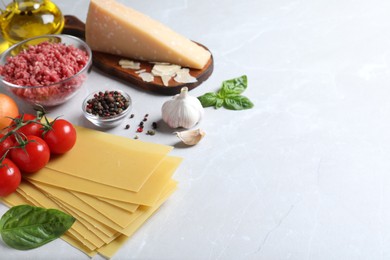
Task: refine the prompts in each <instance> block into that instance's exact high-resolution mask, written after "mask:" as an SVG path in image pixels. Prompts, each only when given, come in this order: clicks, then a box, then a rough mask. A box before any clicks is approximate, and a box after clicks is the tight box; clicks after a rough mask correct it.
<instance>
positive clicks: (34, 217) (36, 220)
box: [0, 205, 76, 250]
mask: <svg viewBox="0 0 390 260" xmlns="http://www.w3.org/2000/svg"><path fill="white" fill-rule="evenodd" d="M75 220H76V219H75V218H73V217H72V216H70V215H68V214H66V213H64V212H62V211H59V210H56V209H44V208H40V207H34V206H30V205H19V206H15V207H12V208H11V209H9V210H8V211H7V212H6V213H5V214H4V215H3V216H2V217H1V219H0V234H1V237H2V239H3V241H4V243H6V244H7V245H8V246H10V247H12V248H16V249H20V250H28V249H33V248H37V247H40V246H42V245H44V244H47V243H49V242H50V241H53V240H55V239H57V238H59V237H60V236H61V235H63V234H64V233H65V232H66V231H67V230H68V229H69V228H70V227H71V226H72V225H73V223H74V222H75Z"/></svg>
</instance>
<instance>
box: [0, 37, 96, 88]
mask: <svg viewBox="0 0 390 260" xmlns="http://www.w3.org/2000/svg"><path fill="white" fill-rule="evenodd" d="M88 59H89V58H88V55H87V53H86V52H85V51H82V50H80V49H78V48H76V47H74V46H72V45H65V44H62V43H49V42H43V43H40V44H38V45H35V46H30V47H29V48H28V49H27V50H25V51H23V52H20V53H19V54H18V55H16V56H14V57H9V58H8V59H7V63H6V64H5V65H4V66H3V67H1V71H0V73H1V75H2V76H3V77H4V80H6V81H8V82H10V83H12V84H15V85H19V86H45V85H50V84H52V83H56V82H59V81H61V80H64V79H67V78H69V77H71V76H73V75H75V74H76V73H77V72H79V71H80V70H81V69H82V68H83V67H84V66H85V65H86V64H87V62H88Z"/></svg>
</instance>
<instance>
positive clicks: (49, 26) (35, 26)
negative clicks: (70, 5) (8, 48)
mask: <svg viewBox="0 0 390 260" xmlns="http://www.w3.org/2000/svg"><path fill="white" fill-rule="evenodd" d="M0 19H1V20H0V28H1V34H2V36H3V38H4V39H5V40H6V41H8V42H9V43H10V44H11V45H12V44H15V43H17V42H19V41H22V40H25V39H28V38H31V37H34V36H39V35H44V34H57V33H61V31H62V29H63V27H64V24H65V20H64V16H63V14H62V12H61V10H60V9H59V8H58V7H57V6H56V5H55V4H54V3H53V2H52V1H48V0H28V1H25V0H24V1H23V0H14V1H13V2H11V3H10V4H8V5H7V7H6V9H5V10H4V11H3V12H2V13H1V15H0Z"/></svg>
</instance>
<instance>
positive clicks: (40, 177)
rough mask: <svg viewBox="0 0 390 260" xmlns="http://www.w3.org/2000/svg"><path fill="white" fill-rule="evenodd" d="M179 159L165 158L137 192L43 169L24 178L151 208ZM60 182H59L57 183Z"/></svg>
mask: <svg viewBox="0 0 390 260" xmlns="http://www.w3.org/2000/svg"><path fill="white" fill-rule="evenodd" d="M181 160H182V159H181V158H179V157H171V156H170V157H167V158H166V159H165V160H164V161H163V163H162V164H161V165H160V166H159V167H158V168H157V169H156V171H155V172H154V173H153V174H152V176H151V177H150V178H149V180H148V181H147V182H146V183H145V185H144V186H143V188H142V189H141V190H140V191H139V192H131V191H127V190H122V189H117V188H114V187H111V186H108V185H104V184H101V183H96V182H92V181H88V180H86V179H82V178H78V177H75V176H72V175H69V174H65V173H62V172H58V171H54V170H51V169H47V168H43V169H41V170H40V171H39V172H37V173H35V174H31V175H28V176H26V178H27V179H28V180H29V181H37V182H41V183H46V184H50V185H53V186H56V187H61V188H65V189H68V190H71V191H77V192H82V193H87V194H90V195H94V196H98V197H103V198H109V199H113V200H118V201H123V202H128V203H133V204H141V205H147V206H153V205H154V203H156V201H157V199H158V197H159V195H160V194H161V192H162V190H163V188H164V186H165V185H166V183H167V182H168V180H169V178H170V177H171V176H172V175H173V173H174V171H175V170H176V168H177V167H178V166H179V164H180V162H181ZM59 180H60V181H59Z"/></svg>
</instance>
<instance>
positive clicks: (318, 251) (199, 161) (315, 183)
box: [0, 0, 390, 260]
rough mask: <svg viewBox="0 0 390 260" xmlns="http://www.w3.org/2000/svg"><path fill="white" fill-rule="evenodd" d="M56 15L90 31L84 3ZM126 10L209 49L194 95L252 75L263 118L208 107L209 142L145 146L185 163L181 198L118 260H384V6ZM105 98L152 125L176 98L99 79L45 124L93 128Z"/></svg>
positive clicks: (282, 3)
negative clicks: (98, 98) (92, 116)
mask: <svg viewBox="0 0 390 260" xmlns="http://www.w3.org/2000/svg"><path fill="white" fill-rule="evenodd" d="M54 2H55V3H56V4H58V6H59V7H60V8H61V10H62V11H63V12H64V14H72V15H76V16H77V17H79V18H80V19H81V20H83V21H85V18H86V13H87V7H88V1H86V0H81V1H58V0H57V1H54ZM121 2H123V3H125V4H126V5H129V6H132V7H133V8H135V9H138V10H139V11H141V12H144V13H146V14H148V15H149V16H151V17H153V18H155V19H157V20H160V21H161V22H163V23H165V24H166V25H168V26H170V27H171V28H173V29H174V30H176V31H178V32H180V33H181V34H184V35H185V36H187V37H188V38H191V39H193V40H196V41H198V42H201V43H202V44H204V45H205V46H207V47H208V48H209V49H210V50H211V52H212V53H213V55H214V58H215V69H214V72H213V74H212V76H211V77H210V78H209V79H208V80H207V81H206V82H205V83H203V84H202V85H201V86H199V87H198V88H196V89H194V90H193V91H191V92H190V93H191V94H192V95H194V96H199V95H202V94H203V93H205V92H209V91H215V90H217V89H218V88H219V87H220V85H221V82H222V81H223V80H226V79H230V78H234V77H237V76H241V75H244V74H245V75H247V76H248V80H249V86H248V89H247V90H246V92H245V95H246V96H248V97H249V98H250V99H251V100H252V101H253V102H254V104H255V107H254V108H253V109H250V110H246V111H229V110H226V109H219V110H216V109H213V108H207V109H206V114H205V117H204V119H203V120H202V121H201V123H200V124H199V127H200V128H202V129H203V130H204V131H205V132H206V133H207V135H206V137H205V138H204V139H203V140H202V142H201V143H199V144H198V145H197V146H194V147H191V148H184V147H182V146H180V145H177V139H176V137H175V136H174V135H172V134H171V132H169V131H163V132H158V133H157V134H156V135H155V136H146V135H142V136H140V140H143V141H150V142H155V143H161V144H166V145H174V146H175V149H174V151H173V152H172V154H174V155H178V156H181V157H183V158H184V162H183V163H182V165H181V166H180V168H179V169H178V170H177V171H176V172H175V174H174V178H175V179H176V180H178V182H179V189H178V190H177V191H176V192H175V193H174V194H173V195H172V196H171V197H170V198H169V200H168V201H167V202H166V203H165V204H164V205H163V207H162V208H161V209H160V210H159V211H158V213H157V214H156V215H154V216H153V217H152V218H151V219H150V220H149V221H148V222H147V223H146V224H145V225H143V226H142V227H141V229H139V230H138V231H137V233H136V234H135V235H134V236H133V237H131V239H130V240H129V241H128V242H127V243H126V245H125V246H124V247H123V248H122V249H121V250H120V251H119V252H118V253H117V254H116V255H115V257H114V258H113V259H174V260H181V259H234V260H236V259H256V260H257V259H267V260H268V259H297V260H302V259H308V260H309V259H389V258H390V189H389V186H390V15H389V10H390V2H389V1H385V0H372V1H363V0H356V1H351V0H337V1H336V0H329V1H324V0H322V1H321V0H319V1H310V0H274V1H267V0H258V1H253V0H241V1H233V0H225V1H222V0H215V1H208V0H207V1H206V0H198V1H194V0H175V1H174V0H166V1H157V0H146V1H135V0H121ZM105 88H119V89H122V90H126V91H127V92H128V93H129V94H130V95H131V96H132V98H133V101H134V108H133V111H134V113H135V114H136V115H139V116H143V115H144V114H145V113H149V115H150V118H151V120H154V121H159V120H160V119H161V112H160V109H161V105H162V104H163V103H164V102H165V101H166V100H167V99H169V97H166V96H160V95H155V94H150V93H147V92H144V91H141V90H139V89H137V88H134V87H132V86H129V85H128V84H125V83H124V82H121V81H118V80H116V79H115V78H112V77H110V76H107V75H106V74H104V73H102V72H101V71H99V70H97V69H94V70H93V71H92V72H91V75H90V77H89V79H88V81H87V82H86V86H85V89H83V90H82V92H81V93H79V94H78V95H77V96H76V97H75V98H74V99H73V100H71V101H70V102H68V103H67V104H65V105H63V106H60V107H56V108H54V109H52V110H51V111H50V114H51V115H58V114H62V115H64V117H65V118H67V119H69V120H71V121H72V122H73V123H75V124H80V125H83V126H87V127H92V126H91V125H90V124H89V123H88V122H86V121H85V120H84V119H83V118H82V114H81V109H80V107H81V102H82V100H83V98H84V97H85V96H86V95H87V94H88V93H89V92H91V91H93V90H97V89H105ZM1 92H4V91H3V90H1ZM20 107H21V110H22V111H24V112H29V111H31V108H30V107H28V106H26V105H24V104H21V103H20ZM108 132H111V133H112V134H117V135H123V136H129V138H133V135H134V132H131V131H129V130H125V129H124V128H123V127H118V128H115V129H112V130H109V131H108ZM6 209H7V208H6V207H4V206H0V213H1V214H2V213H4V212H5V211H6ZM388 217H389V218H388ZM0 251H1V256H0V258H1V259H88V257H87V256H85V255H84V254H83V253H82V252H80V251H78V250H77V249H74V248H73V247H71V246H69V245H68V244H67V243H65V242H64V241H62V240H56V241H54V242H52V243H50V244H48V245H45V246H44V247H41V248H39V249H35V250H30V251H28V252H24V251H16V250H12V249H9V248H7V247H5V246H4V245H3V244H2V243H1V244H0ZM94 259H102V258H101V257H100V256H97V257H95V258H94Z"/></svg>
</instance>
